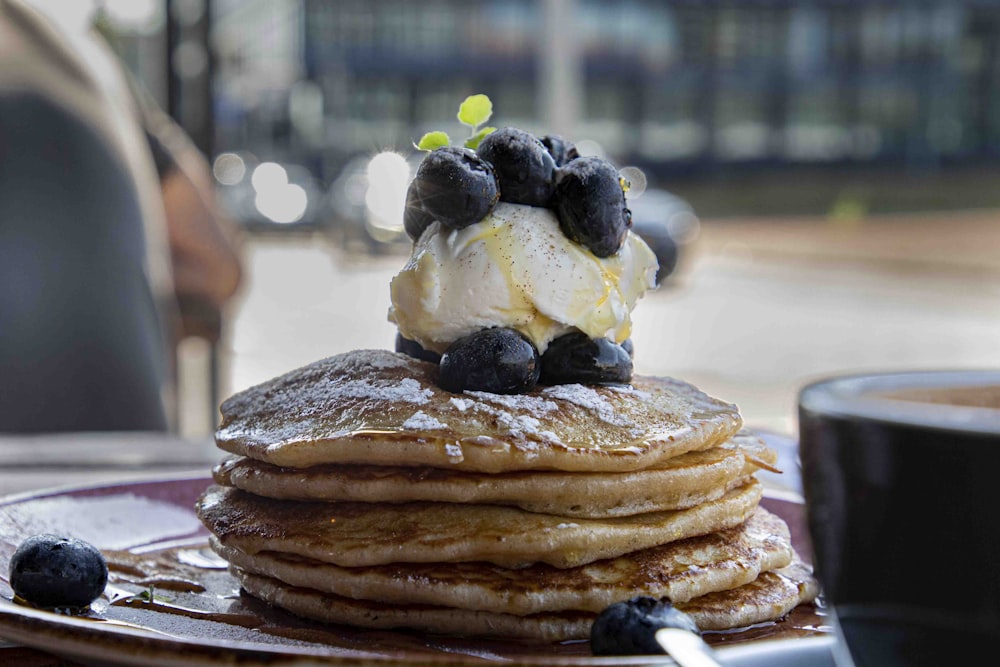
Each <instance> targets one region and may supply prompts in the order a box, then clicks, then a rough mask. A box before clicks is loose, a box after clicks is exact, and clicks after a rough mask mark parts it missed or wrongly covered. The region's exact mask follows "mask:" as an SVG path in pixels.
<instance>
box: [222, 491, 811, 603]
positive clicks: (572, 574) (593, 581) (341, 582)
mask: <svg viewBox="0 0 1000 667" xmlns="http://www.w3.org/2000/svg"><path fill="white" fill-rule="evenodd" d="M211 545H212V549H214V550H215V551H216V553H218V554H219V556H221V557H222V558H223V559H225V560H227V561H228V562H229V563H231V564H232V565H235V566H236V567H238V568H240V569H241V570H245V571H247V572H249V573H252V574H257V575H262V576H267V577H270V578H274V579H278V580H281V581H283V582H285V583H286V584H288V585H290V586H298V587H304V588H311V589H315V590H317V591H320V592H322V593H331V594H334V595H341V596H344V597H349V598H356V599H364V600H377V601H379V602H384V603H393V602H394V603H403V604H430V605H437V606H444V607H455V608H461V609H473V610H484V611H492V612H503V613H507V614H516V615H525V614H533V613H538V612H542V611H559V610H565V609H578V610H585V611H593V612H600V611H601V610H602V609H604V608H605V607H607V606H608V605H610V604H613V603H614V602H617V601H618V600H623V599H628V598H629V597H632V596H634V595H648V596H651V597H657V598H659V597H668V598H670V599H671V600H673V601H674V602H686V601H688V600H690V599H691V598H694V597H698V596H702V595H706V594H708V593H712V592H715V591H720V590H728V589H731V588H735V587H737V586H742V585H744V584H748V583H750V582H752V581H753V580H754V579H756V578H757V576H758V575H759V574H760V573H761V572H767V571H770V570H774V569H777V568H780V567H784V566H786V565H788V564H789V563H790V562H791V560H792V556H793V551H792V548H791V545H790V537H789V533H788V527H787V526H786V525H785V523H784V521H782V520H781V519H780V518H778V517H776V516H774V515H773V514H770V513H769V512H767V511H766V510H764V509H763V508H758V509H757V511H756V512H754V513H753V515H751V517H750V518H749V519H748V520H747V521H746V522H745V523H744V524H742V525H740V526H737V527H736V528H731V529H729V530H725V531H720V532H715V533H711V534H709V535H703V536H700V537H693V538H689V539H686V540H681V541H679V542H672V543H670V544H666V545H663V546H660V547H653V548H651V549H645V550H642V551H637V552H633V553H630V554H625V555H623V556H620V557H618V558H614V559H609V560H601V561H596V562H594V563H589V564H587V565H583V566H580V567H575V568H570V569H559V568H554V567H552V566H550V565H543V564H535V565H531V566H529V567H525V568H521V569H517V570H511V569H507V568H501V567H498V566H496V565H491V564H488V563H481V562H474V563H446V564H436V563H430V564H408V563H398V564H391V565H382V566H376V567H359V568H343V567H337V566H335V565H329V564H327V563H322V562H320V561H317V560H314V559H309V558H303V557H301V556H293V555H288V554H282V553H279V552H273V551H264V552H259V553H257V554H253V555H250V554H246V553H244V552H242V551H240V550H238V549H234V548H232V547H228V546H225V545H223V544H222V543H221V542H219V540H218V539H216V538H214V537H213V538H211Z"/></svg>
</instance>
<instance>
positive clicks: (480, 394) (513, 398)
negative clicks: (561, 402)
mask: <svg viewBox="0 0 1000 667" xmlns="http://www.w3.org/2000/svg"><path fill="white" fill-rule="evenodd" d="M465 394H466V395H467V396H474V397H476V398H478V399H479V400H481V401H485V402H487V403H493V404H496V405H502V406H503V407H505V408H508V409H510V410H514V411H517V412H523V413H526V414H533V415H542V414H545V413H546V412H551V411H553V410H555V409H557V408H558V407H559V406H558V405H556V404H555V403H554V402H552V401H548V400H545V399H544V398H541V397H539V396H532V395H530V394H491V393H489V392H486V391H467V392H465Z"/></svg>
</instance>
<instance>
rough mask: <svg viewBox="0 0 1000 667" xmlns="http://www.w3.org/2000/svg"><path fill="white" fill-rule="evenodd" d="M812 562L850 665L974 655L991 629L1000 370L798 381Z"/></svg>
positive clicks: (999, 561)
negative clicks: (811, 381)
mask: <svg viewBox="0 0 1000 667" xmlns="http://www.w3.org/2000/svg"><path fill="white" fill-rule="evenodd" d="M799 439H800V456H801V463H802V483H803V492H804V495H805V500H806V513H807V517H808V524H809V533H810V538H811V541H812V548H813V563H814V567H815V571H816V575H817V577H818V578H819V580H820V582H821V585H822V588H823V598H824V599H825V601H826V602H827V604H828V605H830V606H831V608H832V612H833V613H832V616H833V619H834V622H835V624H836V625H837V626H838V632H839V633H840V634H841V638H842V639H843V641H844V643H845V644H846V646H847V648H848V649H849V655H847V654H846V653H845V655H844V656H842V658H841V659H842V662H843V663H844V664H845V665H847V664H852V663H853V664H854V665H857V667H869V666H874V665H878V666H879V667H891V666H892V665H908V666H909V665H920V666H922V665H953V664H954V665H961V664H978V660H979V659H981V657H982V656H988V655H990V654H994V655H995V654H996V649H997V641H998V639H1000V370H981V371H980V370H977V371H921V372H905V373H884V374H869V375H852V376H842V377H834V378H829V379H825V380H821V381H817V382H814V383H812V384H810V385H808V386H806V387H804V388H803V389H802V390H801V392H800V393H799Z"/></svg>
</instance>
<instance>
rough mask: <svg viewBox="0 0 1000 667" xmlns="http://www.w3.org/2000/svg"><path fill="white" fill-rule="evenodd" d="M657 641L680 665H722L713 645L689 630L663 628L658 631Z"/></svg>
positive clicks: (681, 666)
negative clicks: (716, 656)
mask: <svg viewBox="0 0 1000 667" xmlns="http://www.w3.org/2000/svg"><path fill="white" fill-rule="evenodd" d="M656 641H657V642H658V643H659V644H660V646H662V647H663V650H665V651H666V652H667V653H668V654H669V655H670V657H671V658H673V659H674V662H676V663H677V664H678V665H680V667H722V663H720V662H719V661H718V660H717V659H716V658H715V652H714V651H713V650H712V647H711V646H709V645H708V644H706V643H705V640H704V639H702V638H701V637H699V636H698V635H696V634H695V633H693V632H690V631H688V630H681V629H680V628H662V629H660V630H657V631H656Z"/></svg>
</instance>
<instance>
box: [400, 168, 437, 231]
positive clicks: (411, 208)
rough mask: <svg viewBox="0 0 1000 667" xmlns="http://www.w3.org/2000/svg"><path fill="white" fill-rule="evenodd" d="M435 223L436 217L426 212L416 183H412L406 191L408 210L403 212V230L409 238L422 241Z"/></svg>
mask: <svg viewBox="0 0 1000 667" xmlns="http://www.w3.org/2000/svg"><path fill="white" fill-rule="evenodd" d="M432 222H434V216H433V215H431V214H430V213H428V212H427V211H425V210H424V207H423V204H421V203H420V196H419V195H418V194H417V188H416V181H412V182H411V183H410V187H409V188H407V190H406V209H405V210H404V211H403V228H404V229H405V230H406V234H407V236H409V237H410V238H411V239H413V240H414V241H417V240H419V239H420V236H421V235H422V234H423V233H424V230H425V229H427V228H428V227H430V226H431V223H432Z"/></svg>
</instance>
